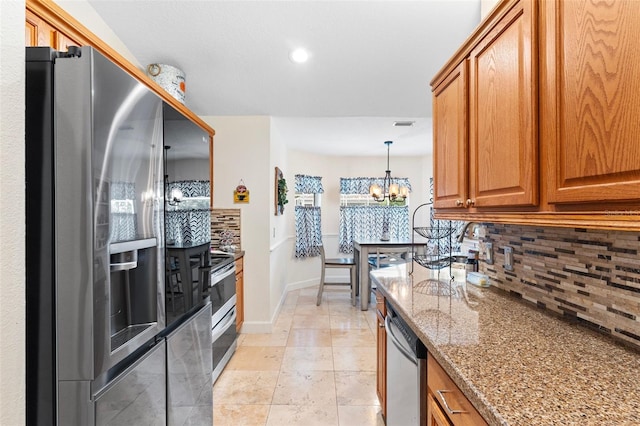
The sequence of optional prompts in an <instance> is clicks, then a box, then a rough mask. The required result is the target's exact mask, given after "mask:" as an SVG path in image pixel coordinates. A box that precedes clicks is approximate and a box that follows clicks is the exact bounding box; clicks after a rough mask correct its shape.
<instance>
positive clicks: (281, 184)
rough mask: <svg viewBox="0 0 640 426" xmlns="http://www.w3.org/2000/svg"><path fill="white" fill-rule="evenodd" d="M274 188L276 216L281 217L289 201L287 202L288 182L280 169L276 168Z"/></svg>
mask: <svg viewBox="0 0 640 426" xmlns="http://www.w3.org/2000/svg"><path fill="white" fill-rule="evenodd" d="M274 187H275V197H274V198H275V215H276V216H280V215H281V214H283V213H284V205H285V204H287V203H288V202H289V200H287V181H286V179H285V178H284V173H282V170H280V168H279V167H276V173H275V182H274Z"/></svg>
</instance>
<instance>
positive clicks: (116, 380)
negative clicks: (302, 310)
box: [25, 47, 211, 426]
mask: <svg viewBox="0 0 640 426" xmlns="http://www.w3.org/2000/svg"><path fill="white" fill-rule="evenodd" d="M26 77H27V78H26V104H27V108H26V153H27V154H26V198H27V218H26V219H27V221H26V224H27V231H26V243H27V244H26V247H27V253H26V259H25V261H26V269H27V276H26V281H27V289H26V298H27V347H26V348H27V360H26V361H27V398H26V400H27V401H26V404H27V407H26V408H27V424H29V425H65V426H66V425H82V426H85V425H89V426H90V425H125V424H128V425H133V424H136V425H137V424H146V425H164V424H167V422H168V420H167V419H168V417H169V415H170V413H168V410H167V393H168V392H169V390H168V389H167V383H168V381H167V371H168V370H169V371H171V370H172V368H173V367H172V366H171V365H168V362H167V350H168V346H170V342H169V343H168V341H169V339H170V337H171V336H172V335H173V334H169V333H163V330H165V327H166V324H165V247H164V245H165V244H164V190H165V188H164V182H163V180H164V176H163V130H162V129H163V121H162V120H163V115H162V100H161V99H160V98H159V97H158V96H157V95H156V94H155V93H153V92H152V91H150V90H149V89H148V88H147V87H146V86H145V85H144V84H142V83H140V82H139V81H138V80H136V79H135V78H133V77H132V76H131V75H129V74H128V73H127V72H125V71H123V70H122V69H121V68H120V67H119V66H117V65H116V64H115V63H113V62H111V61H110V60H108V59H107V58H106V57H104V56H102V55H101V54H99V53H98V52H96V51H95V50H94V49H92V48H90V47H82V48H71V49H70V50H69V52H65V53H60V52H56V51H53V50H51V49H49V48H27V63H26ZM207 308H208V310H207ZM201 312H210V307H209V306H208V305H207V306H205V307H203V308H202V309H201ZM209 315H210V313H209ZM202 316H203V315H199V316H198V315H196V313H194V315H192V316H190V317H185V318H183V319H182V321H183V322H185V323H187V322H190V321H194V322H196V321H200V322H202V321H203V320H202V319H198V318H199V317H202ZM176 327H177V325H176V324H174V326H173V328H176ZM194 327H195V328H194V329H195V330H197V329H198V327H197V326H195V325H194ZM187 328H189V327H187ZM167 331H169V330H167ZM190 335H192V336H193V337H192V338H191V339H192V340H193V342H196V343H197V342H198V339H200V337H198V335H197V333H195V334H194V332H190ZM205 346H206V345H205ZM209 347H210V344H209ZM198 367H199V368H200V370H202V369H206V365H205V366H198ZM196 371H197V369H196ZM194 374H195V373H194ZM201 375H202V378H201V380H200V382H203V381H204V380H206V376H205V375H203V374H201ZM209 375H210V371H209ZM200 382H198V383H200ZM193 388H194V391H198V392H202V389H200V385H199V384H197V385H194V386H193ZM207 402H208V404H209V407H210V406H211V401H210V400H209V401H207V397H206V395H205V396H204V397H203V399H202V400H200V401H198V403H199V404H200V405H202V404H205V403H207ZM200 409H201V408H200ZM201 410H202V409H201ZM203 411H206V410H203Z"/></svg>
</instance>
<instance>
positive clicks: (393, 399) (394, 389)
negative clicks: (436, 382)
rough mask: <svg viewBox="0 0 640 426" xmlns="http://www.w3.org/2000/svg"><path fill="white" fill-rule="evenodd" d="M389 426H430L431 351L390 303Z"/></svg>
mask: <svg viewBox="0 0 640 426" xmlns="http://www.w3.org/2000/svg"><path fill="white" fill-rule="evenodd" d="M384 323H385V330H386V333H387V426H414V425H415V426H419V425H424V424H425V423H426V399H425V398H423V397H422V396H421V389H424V390H426V378H427V375H426V368H427V366H426V358H427V349H426V347H425V346H424V344H423V343H422V342H421V341H420V339H418V336H416V334H415V333H414V332H413V330H411V328H409V326H408V325H407V323H406V322H405V321H404V320H403V319H402V318H401V317H400V316H399V315H398V314H397V313H396V312H395V310H394V308H393V307H392V306H391V305H390V304H389V303H388V302H387V317H386V318H385V322H384Z"/></svg>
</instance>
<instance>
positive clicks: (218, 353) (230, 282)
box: [209, 255, 238, 383]
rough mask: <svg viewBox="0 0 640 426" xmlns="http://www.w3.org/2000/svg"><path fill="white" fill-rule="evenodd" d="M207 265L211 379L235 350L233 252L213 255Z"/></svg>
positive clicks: (234, 267) (215, 377) (234, 271)
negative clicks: (211, 310) (210, 314)
mask: <svg viewBox="0 0 640 426" xmlns="http://www.w3.org/2000/svg"><path fill="white" fill-rule="evenodd" d="M211 265H212V266H211V284H210V287H209V297H210V299H211V305H212V308H213V314H212V316H211V340H212V342H213V343H212V348H213V355H212V357H213V374H212V379H213V382H214V383H215V381H216V379H217V378H218V376H220V373H221V372H222V370H223V369H224V367H225V366H226V365H227V363H228V362H229V359H230V358H231V356H232V355H233V353H234V352H235V350H236V340H237V338H238V334H237V332H236V264H235V260H234V258H233V256H225V255H213V256H212V258H211Z"/></svg>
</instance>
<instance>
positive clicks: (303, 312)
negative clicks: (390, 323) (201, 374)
mask: <svg viewBox="0 0 640 426" xmlns="http://www.w3.org/2000/svg"><path fill="white" fill-rule="evenodd" d="M316 294H317V288H307V289H302V290H295V291H291V292H289V293H288V294H287V297H286V300H285V302H284V304H283V306H282V309H281V310H280V313H279V316H278V319H277V321H276V326H275V327H274V331H273V332H272V333H271V334H241V335H240V337H239V339H238V350H237V351H236V353H235V355H234V356H233V358H232V359H231V361H230V362H229V364H228V365H227V367H226V369H225V370H224V371H223V373H222V374H221V375H220V378H219V379H218V381H217V382H216V384H215V385H214V387H213V401H214V403H213V406H214V409H213V424H214V425H215V426H225V425H233V426H239V425H252V426H254V425H255V426H258V425H260V426H265V425H267V426H289V425H291V426H296V425H300V426H313V425H318V426H370V425H371V426H383V425H384V422H383V420H382V416H381V414H380V405H379V404H378V399H377V396H376V340H375V339H376V338H375V334H374V333H375V330H376V328H375V327H376V317H375V310H373V309H369V310H368V311H366V312H363V311H361V310H360V309H359V307H358V308H356V307H353V306H351V303H350V299H349V290H348V289H347V288H346V287H342V286H339V287H338V286H335V287H325V291H324V294H323V300H322V304H321V305H320V306H316Z"/></svg>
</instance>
